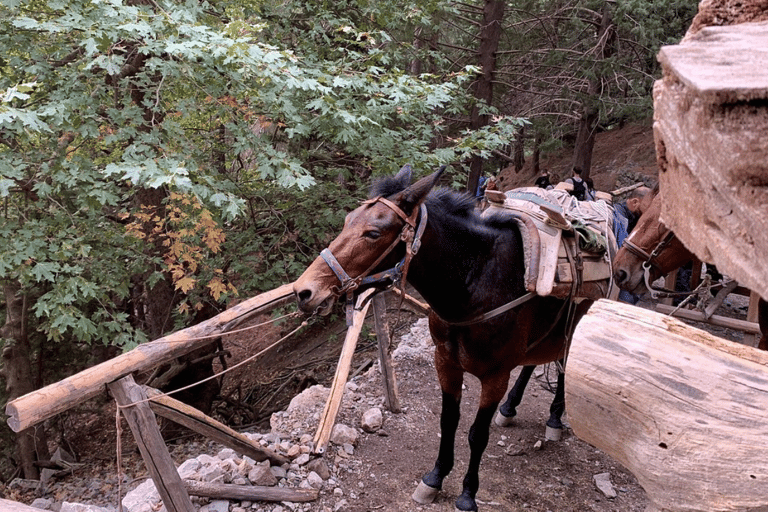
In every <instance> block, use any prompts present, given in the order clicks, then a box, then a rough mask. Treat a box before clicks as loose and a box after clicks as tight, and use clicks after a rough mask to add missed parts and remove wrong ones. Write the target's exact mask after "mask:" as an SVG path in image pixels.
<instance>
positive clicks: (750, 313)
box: [744, 292, 761, 347]
mask: <svg viewBox="0 0 768 512" xmlns="http://www.w3.org/2000/svg"><path fill="white" fill-rule="evenodd" d="M759 302H760V295H758V294H756V293H755V292H752V293H750V294H749V307H748V308H747V322H754V323H757V324H758V326H759V325H760V324H759V323H758V320H759V317H758V307H759V306H758V303H759ZM758 334H761V333H760V332H756V333H746V334H744V344H745V345H749V346H750V347H754V346H755V344H756V343H757V339H758V336H757V335H758Z"/></svg>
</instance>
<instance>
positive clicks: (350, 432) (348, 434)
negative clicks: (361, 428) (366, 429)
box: [331, 423, 359, 446]
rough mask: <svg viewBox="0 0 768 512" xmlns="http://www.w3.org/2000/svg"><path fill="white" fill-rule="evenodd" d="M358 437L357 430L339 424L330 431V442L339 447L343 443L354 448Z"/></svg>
mask: <svg viewBox="0 0 768 512" xmlns="http://www.w3.org/2000/svg"><path fill="white" fill-rule="evenodd" d="M358 437H359V434H358V433H357V430H355V429H354V428H352V427H348V426H347V425H344V424H341V423H337V424H336V425H334V426H333V430H332V431H331V442H332V443H333V444H335V445H339V446H341V445H343V444H345V443H349V444H351V445H353V446H354V445H356V444H357V439H358Z"/></svg>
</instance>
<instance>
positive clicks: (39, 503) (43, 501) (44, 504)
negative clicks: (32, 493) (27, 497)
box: [32, 498, 53, 510]
mask: <svg viewBox="0 0 768 512" xmlns="http://www.w3.org/2000/svg"><path fill="white" fill-rule="evenodd" d="M51 505H53V500H52V499H50V498H36V499H35V501H33V502H32V508H39V509H41V510H50V508H51Z"/></svg>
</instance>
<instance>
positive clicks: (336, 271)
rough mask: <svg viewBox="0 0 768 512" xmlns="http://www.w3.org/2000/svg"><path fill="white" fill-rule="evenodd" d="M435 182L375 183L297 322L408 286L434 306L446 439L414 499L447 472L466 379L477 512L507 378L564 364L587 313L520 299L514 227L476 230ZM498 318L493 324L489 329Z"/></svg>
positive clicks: (461, 206)
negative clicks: (358, 294)
mask: <svg viewBox="0 0 768 512" xmlns="http://www.w3.org/2000/svg"><path fill="white" fill-rule="evenodd" d="M441 172H442V171H438V172H436V173H434V174H432V175H430V176H427V177H425V178H422V179H421V180H419V181H417V182H416V183H414V184H412V185H411V184H410V181H411V171H410V167H408V166H406V167H404V168H403V169H401V170H400V172H399V173H398V174H397V175H396V176H395V177H393V178H388V179H384V180H381V181H379V182H378V183H376V184H375V185H374V188H373V190H372V199H370V200H368V201H366V202H364V203H363V204H362V205H361V206H360V207H358V208H357V209H355V210H354V211H353V212H351V213H350V214H349V215H347V218H346V220H345V223H344V229H343V230H342V232H341V233H340V234H339V235H338V236H337V237H336V239H335V240H334V241H333V242H331V244H330V246H329V247H328V249H326V250H325V251H323V254H322V255H321V257H318V258H317V259H316V260H315V261H314V262H313V263H312V264H311V265H310V266H309V267H308V268H307V270H306V271H305V272H304V274H303V275H302V276H301V277H300V278H299V279H298V280H297V281H296V283H295V284H294V291H295V293H296V297H297V302H298V305H299V308H300V309H301V310H302V311H304V312H306V313H313V312H316V311H320V312H324V311H326V312H327V311H328V310H329V309H330V306H331V305H332V304H333V302H334V301H335V300H336V299H337V298H338V297H340V296H341V295H344V294H348V293H351V292H354V291H355V289H357V290H360V289H363V288H365V287H369V286H382V285H386V284H390V283H391V282H392V281H398V280H400V279H403V278H405V279H407V280H408V282H409V283H410V284H411V285H413V287H414V288H415V289H416V290H417V291H418V292H419V293H420V294H421V296H422V297H423V298H424V299H425V300H426V301H427V302H428V303H429V305H430V306H431V309H432V312H431V313H430V316H429V327H430V332H431V335H432V339H433V342H434V344H435V368H436V370H437V377H438V381H439V383H440V387H441V390H442V403H443V405H442V413H441V418H440V434H441V436H440V441H439V449H438V455H437V460H436V462H435V466H434V469H432V471H430V472H429V473H427V474H426V475H424V477H423V478H422V483H421V484H420V485H419V488H418V489H417V490H416V492H415V493H414V496H413V497H414V499H415V500H416V501H418V502H420V503H427V502H431V501H432V500H433V499H434V497H435V496H436V494H437V492H438V491H439V490H440V489H441V487H442V483H443V479H444V478H445V477H446V476H447V475H448V473H449V472H450V471H451V469H452V468H453V464H454V441H455V436H456V431H457V428H458V424H459V405H460V401H461V393H462V382H463V375H464V372H469V373H471V374H472V375H475V376H476V377H477V378H478V379H479V380H480V383H481V394H480V403H479V405H478V411H477V415H476V417H475V420H474V423H473V425H472V427H471V428H470V431H469V446H470V460H469V464H468V468H467V472H466V475H465V477H464V481H463V491H462V494H461V495H460V496H459V497H458V499H457V501H456V508H457V509H458V510H463V511H470V510H477V503H476V500H475V495H476V493H477V490H478V488H479V477H478V470H479V467H480V460H481V457H482V454H483V451H484V450H485V448H486V446H487V444H488V438H489V429H490V424H491V421H492V419H493V416H494V413H495V411H496V408H497V407H498V405H499V402H500V401H501V400H502V398H503V397H504V393H505V391H506V389H507V383H508V380H509V375H510V371H511V370H512V369H513V368H515V367H516V366H518V365H535V364H542V363H547V362H551V361H555V360H559V359H562V358H563V357H564V355H565V350H566V338H567V337H568V336H569V335H570V333H571V332H572V328H573V326H574V325H575V323H576V322H577V321H578V319H579V318H581V317H582V316H583V314H584V313H585V312H586V311H587V309H588V308H589V306H590V305H591V301H588V300H585V301H582V302H580V303H579V304H578V305H577V304H575V303H573V302H571V301H568V300H561V299H557V298H554V297H541V296H538V295H535V294H530V293H527V292H526V290H525V285H524V274H525V265H524V259H523V247H522V239H521V234H520V231H519V228H518V227H517V224H516V223H515V222H513V221H512V220H510V219H509V218H505V217H504V216H491V217H488V218H481V217H480V215H479V214H478V211H477V209H476V208H475V201H474V198H472V197H471V196H469V195H465V194H458V193H456V192H453V191H450V190H447V189H442V188H436V189H434V190H433V187H434V186H435V184H436V183H437V181H438V179H439V177H440V174H441ZM398 269H399V270H398ZM380 275H381V276H385V277H383V278H382V279H383V280H379V277H378V276H380ZM494 310H500V312H499V313H498V314H494V315H493V316H490V317H489V316H488V315H487V314H488V313H489V312H492V311H494Z"/></svg>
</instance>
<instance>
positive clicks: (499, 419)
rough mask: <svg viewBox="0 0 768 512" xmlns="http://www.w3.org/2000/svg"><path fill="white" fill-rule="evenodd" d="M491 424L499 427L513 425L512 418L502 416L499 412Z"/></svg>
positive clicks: (513, 420)
mask: <svg viewBox="0 0 768 512" xmlns="http://www.w3.org/2000/svg"><path fill="white" fill-rule="evenodd" d="M493 422H494V423H495V424H497V425H498V426H500V427H511V426H512V425H514V424H515V417H514V416H504V415H503V414H501V412H497V413H496V416H495V417H494V418H493Z"/></svg>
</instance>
